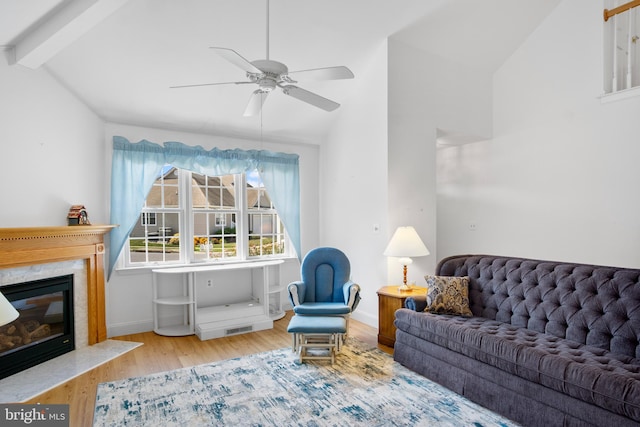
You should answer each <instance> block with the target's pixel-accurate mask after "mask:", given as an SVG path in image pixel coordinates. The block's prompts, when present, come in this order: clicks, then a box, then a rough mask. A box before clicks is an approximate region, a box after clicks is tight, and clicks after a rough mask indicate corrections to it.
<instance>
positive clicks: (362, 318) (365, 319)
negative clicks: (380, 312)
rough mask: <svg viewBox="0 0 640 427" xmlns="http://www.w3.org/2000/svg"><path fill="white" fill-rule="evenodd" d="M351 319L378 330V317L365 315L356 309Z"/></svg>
mask: <svg viewBox="0 0 640 427" xmlns="http://www.w3.org/2000/svg"><path fill="white" fill-rule="evenodd" d="M351 318H352V319H355V320H357V321H358V322H362V323H364V324H366V325H369V326H372V327H374V328H376V329H378V317H377V316H372V315H370V314H368V313H364V312H362V311H358V309H357V308H356V311H354V312H353V313H351Z"/></svg>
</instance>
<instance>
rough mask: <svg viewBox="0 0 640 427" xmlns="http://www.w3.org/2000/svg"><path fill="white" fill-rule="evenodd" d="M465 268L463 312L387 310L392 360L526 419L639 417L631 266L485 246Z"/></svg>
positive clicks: (416, 305)
mask: <svg viewBox="0 0 640 427" xmlns="http://www.w3.org/2000/svg"><path fill="white" fill-rule="evenodd" d="M436 275H440V276H468V277H469V302H470V308H471V311H472V313H473V316H472V317H462V316H453V315H437V314H431V313H426V312H423V309H424V307H425V306H426V301H425V298H422V297H417V298H408V299H407V300H406V304H405V306H406V308H402V309H400V310H397V311H396V314H395V326H396V328H397V332H396V342H395V348H394V358H395V360H396V361H398V362H400V363H401V364H403V365H405V366H407V367H408V368H410V369H412V370H414V371H416V372H419V373H420V374H422V375H424V376H426V377H428V378H430V379H432V380H434V381H436V382H438V383H440V384H443V385H444V386H446V387H448V388H450V389H451V390H454V391H455V392H457V393H459V394H461V395H464V396H466V397H468V398H469V399H470V400H472V401H475V402H477V403H479V404H480V405H482V406H484V407H486V408H489V409H491V410H493V411H495V412H498V413H500V414H502V415H504V416H506V417H508V418H510V419H512V420H515V421H517V422H519V423H521V424H523V425H526V426H545V427H548V426H585V425H595V426H616V427H623V426H638V425H640V269H638V270H636V269H624V268H614V267H603V266H596V265H584V264H573V263H562V262H551V261H540V260H532V259H523V258H512V257H500V256H489V255H460V256H453V257H449V258H446V259H443V260H442V261H440V263H439V264H438V267H437V269H436Z"/></svg>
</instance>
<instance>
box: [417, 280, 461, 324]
mask: <svg viewBox="0 0 640 427" xmlns="http://www.w3.org/2000/svg"><path fill="white" fill-rule="evenodd" d="M424 278H425V280H426V281H427V307H426V308H425V309H424V311H427V312H429V313H435V314H456V315H461V316H471V315H472V313H471V309H469V278H468V277H448V276H431V275H426V276H424Z"/></svg>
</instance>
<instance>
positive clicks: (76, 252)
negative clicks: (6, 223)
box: [0, 225, 116, 345]
mask: <svg viewBox="0 0 640 427" xmlns="http://www.w3.org/2000/svg"><path fill="white" fill-rule="evenodd" d="M115 227H116V226H115V225H77V226H66V227H29V228H0V269H6V268H15V267H23V266H27V265H34V264H43V263H51V262H61V261H71V260H77V259H84V260H86V266H87V298H88V302H87V303H88V321H89V327H88V329H89V337H88V338H89V345H93V344H96V343H98V342H101V341H104V340H106V339H107V325H106V320H105V296H104V235H105V234H107V233H108V232H109V231H111V229H113V228H115Z"/></svg>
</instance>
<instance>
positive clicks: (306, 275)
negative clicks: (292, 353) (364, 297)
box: [288, 247, 360, 331]
mask: <svg viewBox="0 0 640 427" xmlns="http://www.w3.org/2000/svg"><path fill="white" fill-rule="evenodd" d="M350 274H351V265H350V264H349V259H348V258H347V256H346V255H345V254H344V253H343V252H342V251H341V250H339V249H336V248H328V247H323V248H315V249H313V250H311V251H309V253H307V255H306V256H305V257H304V259H303V260H302V264H301V266H300V275H301V279H302V280H300V281H297V282H292V283H290V284H289V286H288V290H289V300H290V301H291V305H292V306H293V311H294V313H295V314H296V315H301V316H344V317H345V318H346V320H347V331H348V330H349V329H348V325H349V315H350V314H351V312H352V311H353V310H355V309H356V307H357V306H358V302H360V286H359V285H357V284H355V283H353V282H352V281H351V279H350Z"/></svg>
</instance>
